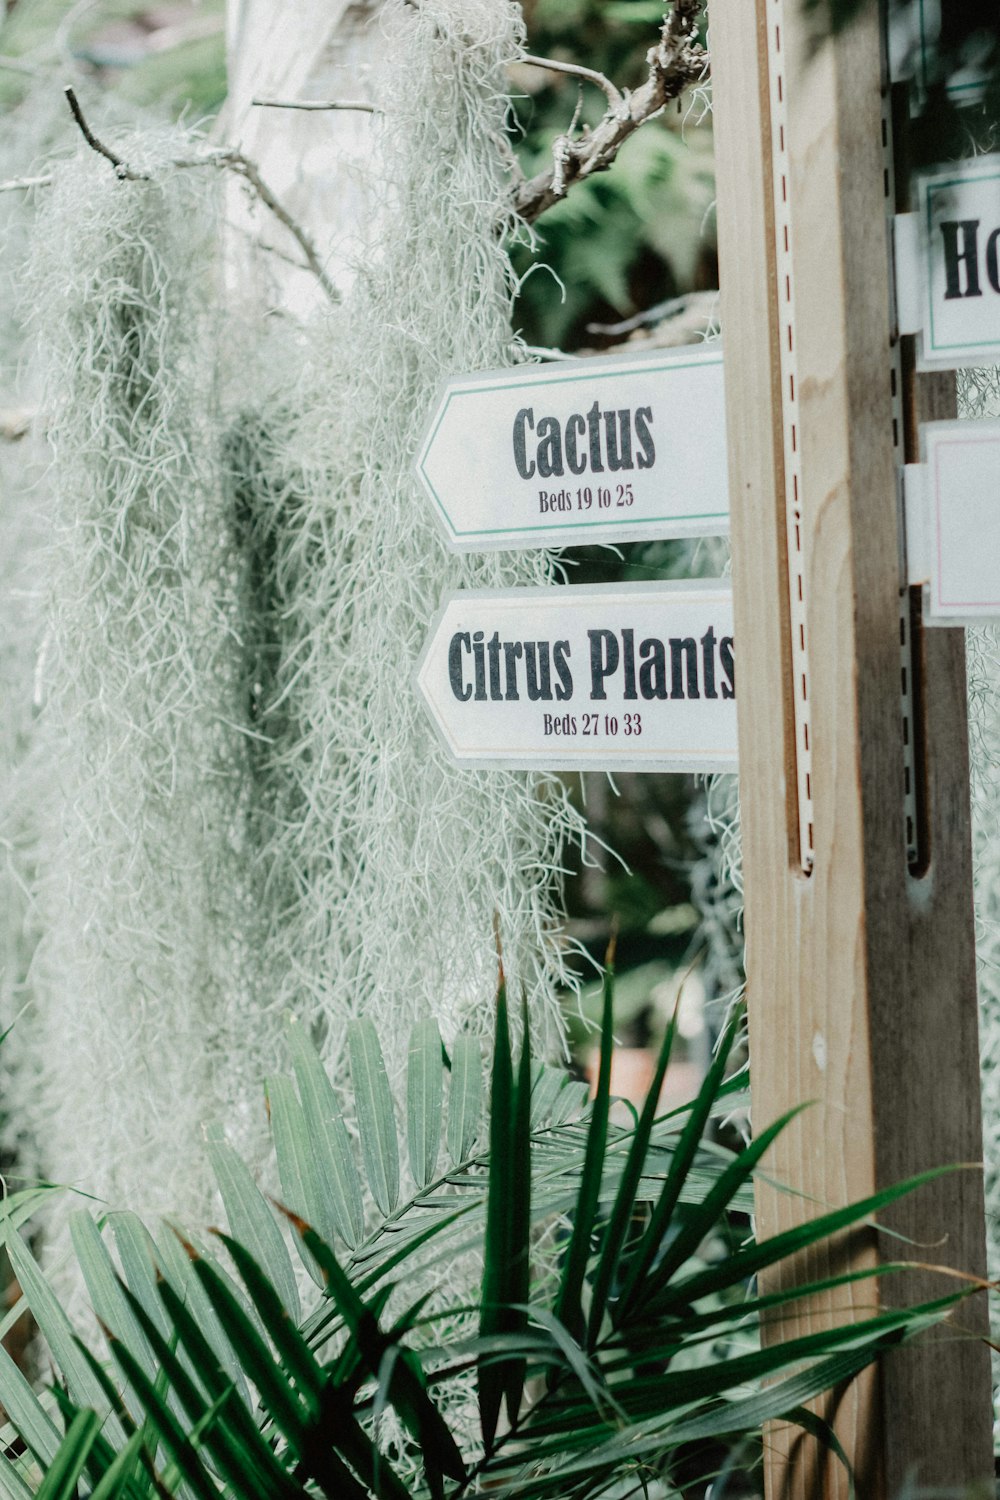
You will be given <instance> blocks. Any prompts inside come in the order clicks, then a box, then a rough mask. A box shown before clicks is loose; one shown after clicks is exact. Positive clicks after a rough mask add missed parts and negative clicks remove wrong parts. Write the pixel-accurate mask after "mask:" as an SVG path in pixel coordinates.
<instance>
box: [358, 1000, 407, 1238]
mask: <svg viewBox="0 0 1000 1500" xmlns="http://www.w3.org/2000/svg"><path fill="white" fill-rule="evenodd" d="M347 1043H348V1047H349V1050H350V1056H351V1082H352V1083H353V1085H354V1100H355V1105H356V1107H357V1111H358V1133H359V1135H360V1137H361V1154H362V1157H363V1159H364V1163H365V1171H366V1172H367V1174H368V1184H369V1186H370V1188H371V1191H372V1197H373V1198H374V1199H375V1202H376V1204H377V1205H378V1207H379V1210H380V1212H381V1213H383V1214H385V1215H386V1216H387V1217H388V1215H389V1214H391V1213H392V1211H393V1209H394V1208H395V1207H396V1204H397V1202H398V1200H399V1142H398V1140H397V1138H396V1120H395V1115H394V1113H393V1108H392V1095H391V1094H390V1092H389V1079H388V1077H387V1075H386V1071H385V1059H384V1057H383V1056H382V1048H381V1047H380V1046H379V1041H378V1037H377V1035H376V1033H375V1027H374V1026H373V1025H372V1023H371V1021H370V1020H369V1019H368V1018H367V1017H366V1016H364V1017H362V1018H361V1020H359V1021H352V1022H351V1024H350V1026H349V1027H348V1029H347Z"/></svg>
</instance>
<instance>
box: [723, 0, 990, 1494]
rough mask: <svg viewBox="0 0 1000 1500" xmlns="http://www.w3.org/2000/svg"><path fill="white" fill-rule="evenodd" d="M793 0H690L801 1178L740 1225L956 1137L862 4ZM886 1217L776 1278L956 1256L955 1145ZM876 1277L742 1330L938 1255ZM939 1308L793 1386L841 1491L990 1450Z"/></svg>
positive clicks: (764, 1025) (774, 995)
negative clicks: (823, 1435) (811, 21)
mask: <svg viewBox="0 0 1000 1500" xmlns="http://www.w3.org/2000/svg"><path fill="white" fill-rule="evenodd" d="M805 10H806V7H805V5H804V4H803V3H802V0H717V3H716V4H715V6H714V7H713V10H712V32H711V42H712V59H713V75H714V79H715V125H716V158H717V168H718V222H719V252H720V274H721V285H722V326H723V336H724V341H725V358H726V393H727V408H728V434H729V445H730V465H731V471H730V472H731V495H732V533H733V586H734V593H735V600H734V603H735V626H736V640H737V643H738V646H737V649H738V653H739V655H738V673H739V713H740V766H741V798H742V811H743V851H744V856H743V857H744V871H745V883H746V930H747V968H748V990H749V1015H750V1045H751V1070H752V1083H753V1100H754V1116H755V1120H756V1121H757V1123H758V1124H760V1123H766V1122H768V1121H769V1120H771V1119H773V1118H774V1117H775V1116H777V1115H778V1114H779V1113H780V1112H781V1111H782V1110H783V1109H785V1108H787V1107H790V1106H791V1105H793V1104H798V1103H801V1102H803V1101H805V1100H816V1101H817V1103H816V1105H815V1107H814V1108H812V1109H810V1110H807V1111H806V1112H805V1113H804V1115H802V1116H801V1117H800V1120H799V1122H798V1123H797V1124H796V1125H795V1126H794V1127H793V1128H792V1129H790V1130H789V1131H788V1132H787V1133H786V1134H785V1136H783V1137H782V1141H781V1143H779V1150H778V1151H777V1152H776V1153H775V1156H774V1158H773V1159H772V1161H771V1172H772V1173H773V1176H774V1177H775V1178H776V1179H778V1180H780V1181H781V1182H783V1183H786V1184H789V1185H790V1186H791V1187H793V1188H794V1189H797V1190H799V1191H800V1192H802V1193H804V1194H806V1195H808V1196H807V1197H805V1198H797V1197H794V1196H791V1195H788V1194H780V1193H776V1192H774V1191H772V1190H768V1189H767V1188H766V1187H763V1188H762V1189H761V1190H760V1192H759V1195H758V1212H759V1220H760V1229H761V1231H762V1232H763V1233H765V1234H769V1233H773V1232H775V1231H777V1230H778V1229H781V1228H785V1227H788V1226H789V1225H790V1224H792V1223H793V1222H795V1221H797V1220H801V1219H803V1218H806V1217H811V1216H812V1215H813V1214H814V1213H815V1212H817V1211H818V1210H819V1206H820V1205H829V1206H831V1207H832V1206H835V1205H839V1204H843V1203H846V1202H848V1201H850V1200H852V1199H857V1198H860V1197H862V1196H864V1195H865V1194H867V1193H870V1192H872V1191H873V1190H875V1189H876V1187H878V1186H882V1185H885V1184H887V1183H890V1182H893V1181H898V1180H899V1179H900V1178H902V1177H904V1176H907V1175H909V1174H911V1173H915V1172H917V1171H920V1170H922V1169H924V1168H926V1167H930V1166H933V1165H937V1164H941V1163H952V1162H978V1161H980V1160H981V1155H982V1146H981V1125H980V1112H979V1110H980V1106H979V1055H978V1045H977V1010H976V983H975V959H974V937H973V920H972V886H971V867H970V840H969V806H968V802H969V787H968V761H967V743H966V709H965V676H964V650H963V638H962V633H961V631H955V630H935V631H933V632H924V631H923V630H922V629H921V628H920V626H919V624H918V623H916V624H915V623H914V621H913V620H912V619H911V618H910V615H911V613H912V611H908V610H907V609H906V607H905V606H906V605H907V602H908V601H907V599H906V595H905V593H904V594H901V593H900V540H901V539H900V534H899V521H898V512H897V469H898V465H899V464H900V463H901V462H902V460H903V456H904V452H905V446H906V444H907V442H909V443H910V444H912V441H913V432H912V415H913V410H914V407H915V403H918V402H919V399H920V397H919V392H917V391H916V389H915V386H914V385H913V376H912V373H908V372H907V370H906V369H905V368H904V366H903V365H902V363H901V361H900V351H899V349H898V347H896V345H895V344H894V343H893V341H892V329H891V308H890V284H889V256H888V249H887V215H888V214H889V213H890V212H891V211H892V208H893V204H892V202H891V201H890V198H891V194H892V190H893V189H892V164H891V160H890V157H889V152H890V150H891V139H890V136H891V122H890V121H889V119H888V109H887V103H888V101H887V93H886V89H885V86H884V77H883V65H882V56H881V53H882V49H881V38H880V23H879V17H878V15H877V11H876V7H875V5H872V6H866V7H863V8H862V11H861V16H860V19H859V20H858V21H856V22H855V23H854V24H853V25H852V26H851V27H849V28H848V29H847V30H846V31H845V32H844V33H842V34H841V35H839V36H837V37H836V38H835V39H833V40H830V41H826V42H824V43H823V44H822V45H821V46H820V47H819V48H818V49H813V48H811V46H810V38H809V35H808V30H807V26H808V23H807V18H806V14H805ZM911 451H912V450H911ZM907 456H909V455H907ZM901 606H902V608H901ZM901 632H902V641H901ZM908 633H912V634H913V639H912V640H910V639H908V638H907V636H908ZM904 687H905V689H906V691H907V697H906V698H905V699H904V697H903V694H902V689H903V688H904ZM904 719H905V721H906V722H905V724H904ZM908 846H909V853H908ZM891 1222H892V1225H893V1227H894V1228H896V1229H899V1230H901V1231H902V1232H903V1233H905V1234H907V1235H910V1236H911V1237H912V1239H913V1240H914V1241H915V1242H916V1243H915V1244H912V1245H907V1244H901V1243H900V1241H899V1240H898V1239H889V1240H887V1239H886V1238H885V1237H884V1236H879V1237H877V1238H876V1236H875V1235H874V1234H873V1232H872V1231H865V1232H864V1233H862V1234H859V1235H854V1236H851V1237H849V1238H847V1239H845V1240H844V1241H842V1242H840V1243H839V1244H838V1246H837V1247H836V1248H835V1249H834V1250H832V1251H831V1250H829V1249H827V1250H822V1251H820V1252H818V1253H816V1254H814V1255H811V1256H810V1257H808V1259H807V1260H806V1261H805V1263H800V1264H798V1265H797V1266H795V1267H793V1268H791V1269H786V1270H785V1271H783V1272H780V1273H779V1276H782V1277H784V1279H786V1280H788V1279H797V1280H801V1279H802V1278H804V1277H807V1276H809V1277H819V1276H822V1275H825V1274H836V1270H837V1269H838V1268H841V1269H842V1268H843V1267H844V1266H845V1265H852V1264H859V1263H863V1262H864V1261H865V1260H866V1259H870V1258H871V1257H872V1256H880V1257H882V1258H888V1259H900V1258H907V1259H914V1260H922V1261H928V1262H935V1263H939V1264H947V1265H950V1266H955V1267H959V1268H961V1269H962V1270H965V1271H969V1272H972V1273H974V1274H978V1275H984V1274H985V1246H984V1213H983V1196H982V1176H981V1172H980V1171H979V1170H967V1171H962V1172H958V1173H954V1174H950V1175H948V1176H947V1177H945V1178H943V1179H941V1180H940V1182H938V1183H936V1184H934V1185H932V1186H931V1187H929V1188H925V1189H923V1190H921V1191H920V1193H919V1194H917V1195H915V1196H914V1197H913V1198H911V1199H907V1200H906V1201H905V1202H904V1204H903V1207H902V1210H901V1211H900V1213H898V1214H897V1215H895V1217H894V1218H893V1219H892V1221H891ZM876 1285H877V1289H876V1290H873V1284H872V1283H861V1284H860V1285H859V1286H858V1287H857V1288H856V1289H854V1290H848V1291H843V1292H841V1293H839V1294H838V1295H836V1296H830V1297H829V1298H824V1299H822V1301H817V1302H813V1303H811V1304H809V1305H805V1306H800V1308H799V1310H797V1311H796V1312H795V1314H794V1316H793V1317H792V1318H789V1317H788V1316H787V1315H783V1318H782V1322H781V1325H780V1327H774V1328H772V1329H771V1330H770V1334H769V1336H770V1337H771V1338H775V1339H776V1338H779V1337H780V1338H792V1337H795V1336H796V1335H798V1334H801V1333H803V1332H805V1331H807V1330H809V1329H811V1328H815V1327H817V1326H820V1325H822V1324H824V1323H826V1322H827V1321H829V1320H831V1319H840V1320H843V1319H845V1318H847V1319H850V1318H859V1317H863V1316H864V1315H865V1314H866V1312H868V1311H871V1310H872V1307H873V1304H874V1303H875V1302H876V1301H877V1299H878V1298H880V1297H881V1298H882V1299H883V1301H888V1302H892V1301H896V1300H898V1299H899V1298H900V1297H902V1296H905V1297H907V1298H913V1297H915V1296H916V1297H923V1296H927V1295H931V1296H933V1295H942V1294H943V1293H944V1291H945V1290H946V1288H947V1285H948V1283H947V1282H946V1281H944V1280H943V1279H942V1278H941V1277H940V1276H937V1277H931V1276H929V1275H921V1276H919V1277H918V1276H916V1275H914V1276H911V1277H910V1278H909V1279H908V1280H907V1282H906V1283H905V1285H904V1284H901V1283H898V1282H894V1281H893V1282H883V1283H880V1284H876ZM955 1322H956V1323H957V1324H959V1325H961V1326H962V1327H963V1328H965V1329H967V1330H969V1331H970V1332H969V1335H968V1336H966V1337H963V1338H958V1337H956V1336H955V1334H954V1330H953V1329H949V1330H947V1331H945V1332H942V1333H941V1334H940V1335H939V1336H937V1337H936V1338H935V1339H934V1340H933V1341H928V1342H925V1343H923V1344H921V1345H919V1346H916V1347H915V1348H914V1349H913V1350H912V1351H905V1352H903V1353H901V1354H893V1355H890V1356H888V1357H887V1358H886V1359H885V1360H884V1362H883V1367H882V1369H881V1371H880V1372H878V1373H877V1374H876V1373H869V1374H868V1375H866V1376H865V1377H863V1378H861V1379H859V1380H858V1381H856V1382H855V1383H854V1384H853V1386H852V1387H851V1388H850V1389H849V1390H847V1391H846V1392H841V1393H838V1396H837V1399H836V1400H830V1401H828V1402H826V1403H824V1407H823V1410H824V1415H826V1416H828V1417H829V1418H830V1419H831V1420H833V1421H834V1424H835V1427H836V1430H837V1432H838V1435H839V1437H840V1440H841V1442H842V1443H843V1445H844V1447H845V1449H846V1450H847V1452H848V1454H849V1456H850V1458H851V1460H852V1463H853V1464H854V1465H855V1466H856V1471H857V1477H858V1493H859V1494H860V1495H862V1496H864V1497H865V1500H878V1497H883V1496H891V1495H894V1494H895V1493H896V1492H897V1490H898V1488H899V1486H900V1485H901V1484H902V1482H903V1480H904V1478H905V1477H906V1475H907V1474H912V1475H913V1476H914V1477H915V1478H916V1479H917V1480H918V1482H919V1483H921V1484H925V1485H933V1484H942V1485H952V1486H961V1485H963V1484H967V1483H970V1482H973V1481H980V1482H985V1481H987V1480H990V1479H991V1476H992V1473H993V1460H992V1444H991V1425H992V1408H991V1396H990V1372H989V1360H988V1353H987V1349H986V1347H985V1345H984V1344H982V1343H981V1342H980V1341H979V1339H978V1338H977V1337H975V1336H973V1335H982V1334H984V1333H985V1331H986V1309H985V1299H984V1298H976V1299H973V1300H972V1301H970V1302H968V1303H966V1304H965V1305H964V1306H963V1308H962V1309H961V1311H960V1312H959V1314H958V1316H957V1318H956V1319H955ZM768 1455H769V1457H768V1494H769V1496H770V1497H771V1500H775V1497H778V1496H780V1497H786V1496H787V1497H792V1496H795V1497H807V1496H808V1497H820V1496H822V1497H823V1500H829V1497H839V1496H845V1497H846V1495H847V1493H848V1490H847V1479H846V1476H845V1474H844V1472H843V1470H842V1468H841V1466H840V1465H839V1464H838V1463H837V1461H836V1460H834V1459H832V1458H831V1457H830V1456H828V1455H826V1454H825V1453H824V1452H823V1451H822V1449H821V1448H820V1447H819V1446H818V1445H817V1444H816V1443H815V1442H814V1441H812V1440H808V1441H806V1440H803V1439H802V1438H801V1436H798V1435H796V1434H795V1432H794V1430H793V1429H790V1428H789V1429H785V1430H780V1431H776V1432H773V1433H772V1434H771V1435H770V1441H769V1443H768Z"/></svg>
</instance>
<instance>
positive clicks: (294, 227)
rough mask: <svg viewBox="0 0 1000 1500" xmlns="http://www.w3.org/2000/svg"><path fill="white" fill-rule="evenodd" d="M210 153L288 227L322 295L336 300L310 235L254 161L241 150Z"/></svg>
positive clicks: (338, 299)
mask: <svg viewBox="0 0 1000 1500" xmlns="http://www.w3.org/2000/svg"><path fill="white" fill-rule="evenodd" d="M213 154H214V156H215V159H216V160H217V161H219V162H220V163H221V164H222V165H223V166H226V167H229V168H231V170H232V171H234V172H238V173H239V174H240V176H241V177H243V178H245V180H246V181H247V182H248V183H249V184H250V186H251V187H252V188H253V190H254V192H255V193H256V194H257V197H258V198H259V199H260V201H261V203H263V205H264V207H265V208H267V209H269V210H270V212H271V213H272V214H273V215H274V217H275V218H276V219H277V220H278V223H279V224H284V226H285V228H286V229H287V230H288V232H289V234H290V235H291V236H292V238H293V239H294V240H295V242H296V244H297V245H298V247H299V249H300V250H301V251H302V254H303V255H304V256H305V258H306V264H307V265H308V267H309V269H310V270H311V271H312V273H313V275H314V276H315V277H316V280H317V281H318V282H319V284H320V286H321V287H322V288H323V290H324V292H325V293H326V295H327V296H328V297H329V299H330V301H331V302H339V301H340V293H339V292H338V291H337V288H336V287H335V286H334V284H333V282H332V281H331V280H330V278H329V276H328V275H327V274H326V270H325V268H324V266H323V262H322V260H321V259H320V257H319V252H318V251H317V249H316V246H315V244H314V243H313V241H312V239H311V237H310V236H309V235H308V234H307V233H306V231H305V230H304V229H303V228H302V225H301V224H299V223H297V222H296V220H295V219H293V218H292V216H291V214H290V213H289V212H288V210H287V209H286V208H284V207H283V206H282V204H281V203H280V202H279V201H278V199H277V198H276V197H275V196H274V194H273V193H272V192H271V189H270V188H269V187H268V185H267V183H266V182H265V181H264V179H263V177H261V175H260V172H259V171H258V169H257V166H256V163H254V162H252V161H251V160H250V158H249V157H248V156H244V155H243V152H242V151H236V150H232V151H220V152H216V153H213Z"/></svg>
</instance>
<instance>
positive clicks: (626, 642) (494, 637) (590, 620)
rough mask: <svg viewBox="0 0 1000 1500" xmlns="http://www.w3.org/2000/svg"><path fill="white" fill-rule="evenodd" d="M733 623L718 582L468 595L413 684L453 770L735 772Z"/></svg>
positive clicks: (429, 648) (454, 607) (451, 606)
mask: <svg viewBox="0 0 1000 1500" xmlns="http://www.w3.org/2000/svg"><path fill="white" fill-rule="evenodd" d="M732 619H733V614H732V593H731V590H730V587H729V585H728V583H726V582H724V581H719V580H712V581H711V582H706V583H701V582H684V583H669V584H665V583H664V584H614V585H603V584H601V585H581V586H576V587H573V586H553V587H551V588H524V589H503V590H498V591H494V592H491V591H482V590H472V589H469V590H463V591H460V592H458V593H454V594H451V595H450V596H449V597H448V598H447V599H446V600H445V602H444V603H443V604H442V607H441V609H440V610H439V611H438V614H437V616H436V618H435V620H434V622H433V625H432V627H431V633H430V637H429V639H428V641H427V644H426V646H425V647H424V651H423V654H422V656H421V658H420V662H419V665H418V668H417V685H418V688H419V691H420V693H421V694H422V696H423V699H424V702H425V704H426V706H427V709H428V711H429V713H430V715H431V718H432V720H433V722H434V724H435V726H436V727H437V730H438V732H439V734H440V735H441V737H442V738H443V740H444V743H445V745H446V746H447V748H448V751H449V753H450V755H451V756H452V758H453V759H454V760H455V761H456V762H457V764H459V765H465V766H488V765H493V766H508V767H522V768H527V769H539V770H550V771H563V770H572V769H580V770H633V771H709V770H727V771H733V770H735V769H736V696H735V695H736V687H735V675H734V673H735V667H734V659H733V625H732Z"/></svg>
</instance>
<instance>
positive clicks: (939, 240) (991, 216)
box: [895, 155, 1000, 369]
mask: <svg viewBox="0 0 1000 1500" xmlns="http://www.w3.org/2000/svg"><path fill="white" fill-rule="evenodd" d="M917 200H918V208H917V211H916V212H915V213H910V214H898V215H897V216H896V220H895V241H896V256H895V260H896V307H897V317H898V322H899V331H900V332H901V333H917V334H919V335H920V341H919V344H918V351H917V354H918V358H917V364H918V368H920V369H955V368H957V367H958V366H960V365H985V364H992V363H996V362H997V361H998V360H1000V155H992V156H978V157H974V158H970V159H969V160H967V161H962V162H953V163H951V164H950V165H948V166H942V167H935V168H934V169H933V171H931V172H927V173H923V174H921V175H920V176H919V177H918V178H917Z"/></svg>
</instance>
